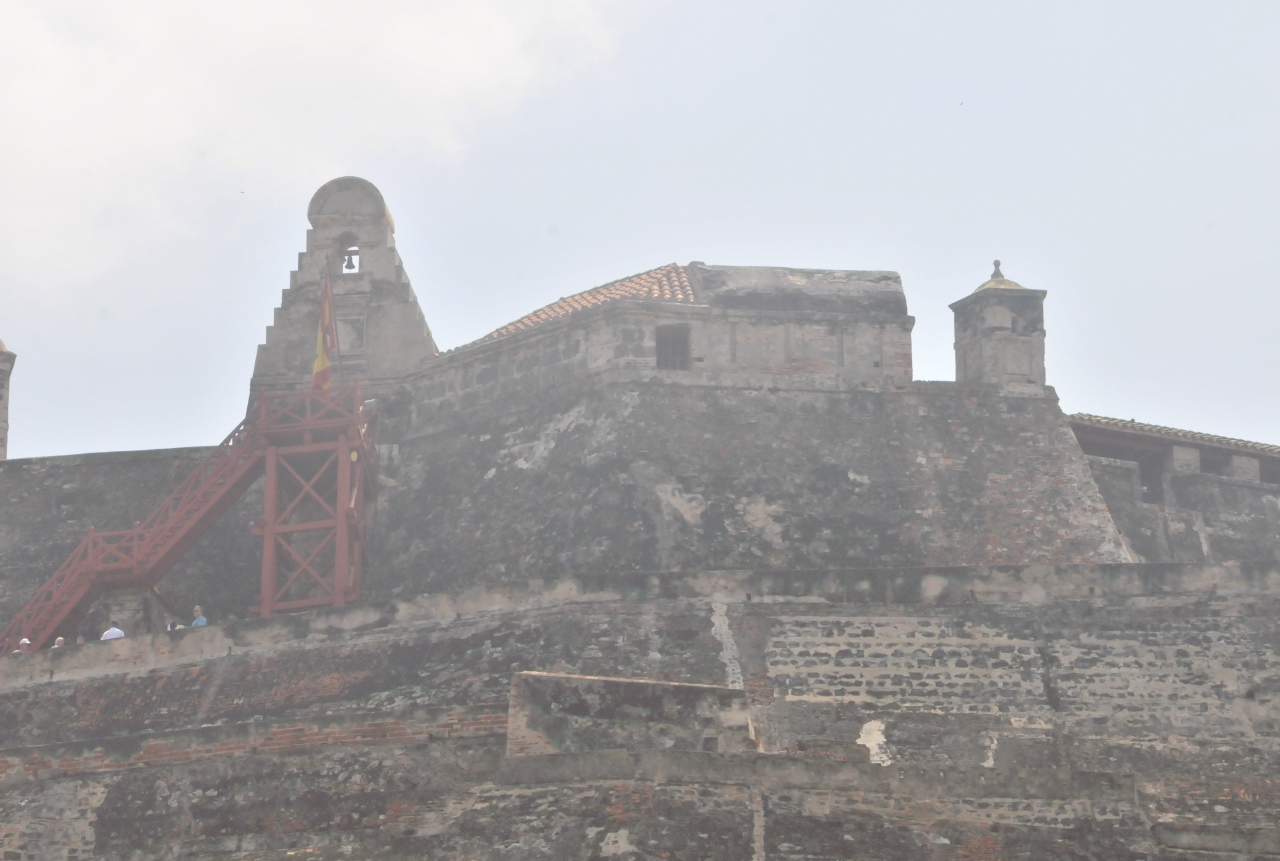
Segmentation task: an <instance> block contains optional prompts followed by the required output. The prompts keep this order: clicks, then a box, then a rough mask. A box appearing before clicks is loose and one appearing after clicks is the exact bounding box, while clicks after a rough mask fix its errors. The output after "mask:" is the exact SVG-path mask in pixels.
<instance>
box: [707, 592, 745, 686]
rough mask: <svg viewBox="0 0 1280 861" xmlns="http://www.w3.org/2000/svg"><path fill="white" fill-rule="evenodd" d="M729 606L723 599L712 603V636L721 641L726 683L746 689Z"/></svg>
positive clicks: (721, 658) (721, 656)
mask: <svg viewBox="0 0 1280 861" xmlns="http://www.w3.org/2000/svg"><path fill="white" fill-rule="evenodd" d="M728 609H729V608H728V607H727V606H726V605H725V604H724V603H723V602H722V601H715V602H712V604H711V636H713V637H715V638H716V639H717V640H719V641H720V660H721V661H722V662H723V663H724V684H725V687H727V688H737V689H738V690H743V689H745V687H746V685H745V684H743V681H742V664H741V662H740V661H739V660H738V644H737V643H735V642H734V641H733V632H732V631H730V630H729V616H728V615H727V611H728Z"/></svg>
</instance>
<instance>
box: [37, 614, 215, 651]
mask: <svg viewBox="0 0 1280 861" xmlns="http://www.w3.org/2000/svg"><path fill="white" fill-rule="evenodd" d="M192 616H193V618H192V620H191V624H190V625H189V626H188V625H183V624H182V623H180V622H178V620H177V619H175V618H174V617H173V614H172V613H165V614H164V629H165V630H166V631H177V630H180V629H182V628H186V627H191V628H203V627H204V626H206V625H208V624H209V620H208V619H206V618H205V615H204V610H203V609H202V608H201V607H200V605H199V604H197V605H196V606H195V607H194V608H192ZM125 636H126V635H125V632H124V629H123V628H122V627H120V623H119V622H117V621H116V620H114V619H112V620H111V627H109V628H107V630H105V631H103V632H102V636H101V637H99V638H98V639H99V640H102V641H104V642H105V641H107V640H119V639H122V638H124V637H125ZM84 644H85V638H84V637H83V636H81V637H76V645H78V646H83V645H84ZM66 645H67V640H66V638H65V637H59V638H58V639H56V640H54V641H53V645H52V646H50V648H51V649H61V648H62V647H64V646H66ZM34 651H36V649H35V648H34V647H33V646H32V644H31V641H30V640H28V639H27V638H26V637H23V638H22V640H21V641H19V643H18V648H16V649H14V650H13V654H15V655H21V654H24V653H26V652H34Z"/></svg>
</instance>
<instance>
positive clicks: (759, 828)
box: [751, 786, 765, 861]
mask: <svg viewBox="0 0 1280 861" xmlns="http://www.w3.org/2000/svg"><path fill="white" fill-rule="evenodd" d="M751 861H765V858H764V793H763V792H761V791H760V787H758V786H753V787H751Z"/></svg>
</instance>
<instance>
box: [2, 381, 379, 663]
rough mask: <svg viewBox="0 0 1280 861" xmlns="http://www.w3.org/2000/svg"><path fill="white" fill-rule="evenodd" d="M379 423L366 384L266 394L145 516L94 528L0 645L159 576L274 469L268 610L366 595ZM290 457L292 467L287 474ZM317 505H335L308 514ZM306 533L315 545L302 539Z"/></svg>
mask: <svg viewBox="0 0 1280 861" xmlns="http://www.w3.org/2000/svg"><path fill="white" fill-rule="evenodd" d="M374 430H375V428H374V426H373V415H372V413H371V411H366V410H365V409H364V408H363V405H362V402H361V400H360V390H359V387H358V386H347V387H343V388H334V389H330V390H326V391H304V392H275V393H269V394H263V395H260V396H259V397H258V398H257V401H256V402H255V403H254V404H252V405H251V407H250V410H249V414H248V416H247V417H246V418H245V420H244V421H243V422H241V423H240V425H239V426H237V427H236V429H235V430H233V431H232V432H231V433H230V434H229V435H228V436H227V438H226V439H224V440H223V441H222V443H221V444H220V445H219V446H218V447H217V448H215V449H214V450H213V451H212V452H210V453H209V455H208V457H206V458H205V459H204V461H202V462H201V463H200V465H199V466H197V467H196V468H195V470H194V471H193V472H192V473H191V474H190V475H188V476H187V478H186V479H185V480H184V481H183V482H182V484H180V485H178V487H177V489H175V490H174V491H173V492H172V493H171V494H169V496H168V497H167V498H166V499H165V500H164V502H162V503H160V505H159V507H157V508H156V510H155V511H154V512H152V513H151V516H150V517H148V518H147V519H146V520H145V521H143V522H141V523H137V524H135V525H134V527H133V528H132V529H124V530H120V531H117V532H95V531H93V530H92V529H90V530H89V534H88V535H86V536H85V537H84V540H82V541H81V542H80V544H79V546H77V547H76V549H75V550H74V551H73V552H72V553H71V555H70V556H69V557H67V560H66V561H65V562H63V563H62V566H61V567H60V568H58V570H57V571H56V572H54V575H53V576H52V577H51V578H50V579H49V582H47V583H45V585H44V586H42V587H41V588H40V591H38V592H37V593H36V594H35V596H34V597H33V598H32V599H31V600H30V601H28V602H27V605H26V606H25V607H23V608H22V610H21V611H20V612H19V613H18V615H17V616H15V617H14V618H13V619H12V620H11V621H10V622H9V624H8V625H7V626H6V627H5V628H4V631H3V632H0V650H2V651H0V654H7V653H9V652H11V651H12V650H14V649H15V648H17V646H18V643H19V642H20V641H21V639H22V638H24V637H25V638H27V639H29V640H30V641H31V646H30V647H28V648H31V649H39V648H43V647H44V646H45V645H48V644H49V643H50V642H52V640H53V639H54V638H55V637H56V636H57V635H58V634H59V633H64V634H65V633H69V632H70V629H72V628H74V627H75V626H76V625H78V624H79V622H80V620H81V619H83V618H84V616H85V614H86V613H88V612H89V609H90V608H91V607H92V606H93V603H94V602H95V601H96V600H97V599H98V598H99V597H100V596H101V595H102V594H103V593H105V592H108V591H111V590H113V589H135V588H142V589H148V588H151V587H154V586H155V585H156V584H157V583H159V582H160V580H161V578H163V577H164V575H165V574H166V573H168V571H169V570H170V569H171V568H172V567H173V566H174V564H176V563H177V561H178V560H179V559H180V558H182V555H183V554H184V553H185V552H186V551H187V550H188V549H190V548H191V546H192V545H193V544H195V543H196V541H198V540H199V539H200V537H201V536H202V535H204V533H205V532H206V531H207V530H208V529H209V527H211V526H212V525H213V524H214V523H215V522H216V521H217V520H218V518H219V517H221V516H222V514H223V513H224V512H225V511H226V510H227V509H228V508H230V507H231V506H232V505H233V504H235V502H236V500H238V499H239V498H240V497H241V496H242V495H243V494H244V492H245V491H246V490H248V489H249V486H250V485H252V484H253V483H254V482H255V481H257V480H258V478H260V477H261V476H262V475H263V474H264V472H265V473H267V484H268V487H267V501H266V508H267V513H266V516H264V518H263V520H262V521H260V523H259V528H258V529H257V530H255V531H257V532H258V534H261V535H263V536H264V552H263V571H262V575H263V589H262V600H261V602H260V604H259V605H258V607H257V608H256V609H257V611H258V612H259V613H261V614H262V615H271V614H273V613H275V612H277V611H279V610H290V609H297V608H300V607H314V606H321V605H325V604H332V605H336V606H342V605H343V604H347V603H351V602H352V601H356V600H359V592H360V578H361V573H362V570H363V557H364V547H363V544H364V513H365V512H364V499H365V494H366V492H367V493H369V494H372V493H373V492H374V491H375V489H376V482H375V477H376V476H375V470H376V465H377V452H376V450H375V449H374V441H373V436H374ZM282 463H283V464H286V465H287V466H288V467H289V468H288V471H287V473H286V474H285V476H284V478H283V479H282V478H281V477H280V475H279V473H280V470H279V464H282ZM299 489H301V490H299ZM282 499H283V500H284V502H285V504H284V505H282V504H281V502H282ZM290 501H292V503H293V504H289V502H290ZM303 503H307V504H303ZM316 508H319V509H320V510H322V511H323V512H324V513H325V515H327V516H324V517H321V518H319V519H315V518H313V519H312V520H305V519H304V518H305V517H306V516H308V515H306V514H305V512H306V511H307V510H311V509H316ZM297 536H306V537H308V538H310V542H309V544H303V545H302V549H298V548H295V547H294V543H295V542H296V540H297ZM326 547H331V548H332V549H331V550H330V551H329V552H326V551H325V548H326ZM282 548H283V550H284V552H283V553H282V552H280V551H281V549H282ZM308 554H309V555H308ZM304 575H305V576H304ZM282 582H283V583H285V584H287V585H285V586H284V587H283V588H282V587H281V585H280V584H281V583H282Z"/></svg>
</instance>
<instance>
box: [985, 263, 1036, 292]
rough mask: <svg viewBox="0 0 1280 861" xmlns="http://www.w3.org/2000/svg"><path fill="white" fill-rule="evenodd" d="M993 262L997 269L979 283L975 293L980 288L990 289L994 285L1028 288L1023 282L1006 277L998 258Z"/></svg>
mask: <svg viewBox="0 0 1280 861" xmlns="http://www.w3.org/2000/svg"><path fill="white" fill-rule="evenodd" d="M993 262H994V264H995V267H996V271H994V272H992V273H991V277H990V278H988V279H987V280H986V281H984V282H983V283H982V284H979V285H978V289H977V290H974V291H973V292H974V293H977V292H978V291H979V290H988V289H990V288H992V287H1004V288H1006V289H1011V290H1026V289H1027V288H1026V287H1023V286H1022V285H1021V284H1019V283H1018V282H1017V281H1010V280H1009V279H1008V278H1006V277H1004V274H1003V273H1002V272H1001V271H1000V261H999V260H996V261H993Z"/></svg>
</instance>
